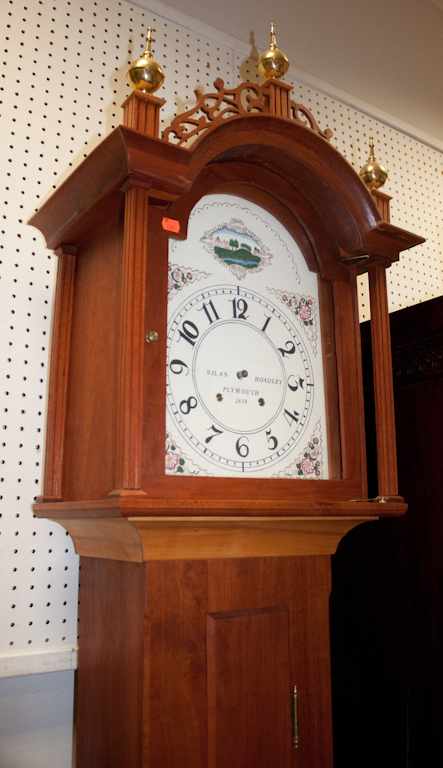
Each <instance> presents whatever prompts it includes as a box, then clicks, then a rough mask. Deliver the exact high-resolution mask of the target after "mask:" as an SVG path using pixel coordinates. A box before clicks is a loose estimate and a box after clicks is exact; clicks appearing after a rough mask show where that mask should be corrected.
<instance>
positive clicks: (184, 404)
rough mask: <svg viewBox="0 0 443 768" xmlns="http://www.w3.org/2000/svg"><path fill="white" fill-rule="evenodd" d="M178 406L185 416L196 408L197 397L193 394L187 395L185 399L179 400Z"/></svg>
mask: <svg viewBox="0 0 443 768" xmlns="http://www.w3.org/2000/svg"><path fill="white" fill-rule="evenodd" d="M179 408H180V411H181V413H182V414H183V415H184V416H187V415H188V413H190V412H191V411H192V410H193V409H194V408H197V399H196V398H195V397H193V396H191V397H188V399H187V400H182V401H181V403H180V405H179Z"/></svg>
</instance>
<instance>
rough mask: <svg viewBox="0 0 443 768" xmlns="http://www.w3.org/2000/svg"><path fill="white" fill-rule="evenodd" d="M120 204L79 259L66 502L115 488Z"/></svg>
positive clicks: (115, 204)
mask: <svg viewBox="0 0 443 768" xmlns="http://www.w3.org/2000/svg"><path fill="white" fill-rule="evenodd" d="M120 205H121V200H120V198H113V200H112V201H110V204H109V209H108V219H107V223H106V226H103V227H100V228H98V229H96V230H95V229H94V231H91V232H90V234H89V236H87V237H86V236H85V239H84V241H82V242H80V243H79V248H78V253H77V257H76V271H75V283H74V306H73V315H72V336H71V347H70V362H69V385H68V396H67V405H66V426H65V450H64V462H63V493H64V498H65V499H78V500H81V499H84V498H85V496H88V497H89V498H90V499H94V498H95V499H99V498H103V497H104V496H106V494H107V493H109V491H110V490H111V489H112V488H113V487H114V461H115V448H116V445H115V407H116V397H117V390H116V385H117V360H118V356H117V353H118V348H117V339H118V316H119V313H118V309H119V297H120V273H121V267H120V264H121V237H122V230H121V225H120V212H121V207H120ZM51 397H52V392H51V393H50V395H49V398H50V399H51Z"/></svg>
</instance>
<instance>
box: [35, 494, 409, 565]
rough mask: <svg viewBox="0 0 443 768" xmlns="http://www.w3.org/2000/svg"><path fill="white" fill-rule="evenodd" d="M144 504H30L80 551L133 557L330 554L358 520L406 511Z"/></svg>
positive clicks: (342, 505) (375, 505)
mask: <svg viewBox="0 0 443 768" xmlns="http://www.w3.org/2000/svg"><path fill="white" fill-rule="evenodd" d="M144 502H145V504H144V506H141V505H140V500H137V499H132V500H131V502H129V501H128V500H124V501H123V500H122V499H119V500H118V501H117V502H116V501H114V502H112V501H111V500H106V502H105V501H95V502H94V501H92V502H89V503H88V502H58V503H52V504H50V503H43V504H37V505H35V507H34V509H35V514H36V515H37V516H38V517H46V518H50V519H52V520H55V521H57V522H58V523H60V524H61V525H62V526H63V527H64V528H65V529H66V530H67V531H68V533H69V534H70V535H71V536H72V538H73V541H74V545H75V548H76V551H77V553H78V554H79V555H81V556H83V557H98V558H107V559H116V560H125V561H131V562H146V561H149V560H175V559H190V560H193V559H214V558H248V557H283V556H284V557H288V556H302V555H332V554H333V553H334V552H335V551H336V549H337V546H338V544H339V542H340V540H341V539H342V538H343V536H345V535H346V534H347V533H348V532H349V531H350V530H352V529H353V528H355V527H356V526H357V525H360V524H361V523H364V522H370V521H375V520H377V519H378V518H379V517H380V516H381V515H382V514H383V516H386V515H400V514H402V513H403V512H404V511H405V509H406V505H405V504H404V503H403V502H402V501H400V500H396V501H384V502H374V501H372V502H371V501H369V500H361V501H358V500H356V501H349V502H339V503H334V504H326V503H322V504H321V503H318V504H316V505H310V506H309V505H307V504H304V505H294V504H293V505H292V509H291V510H289V509H288V510H285V509H282V508H280V509H279V510H276V509H273V510H272V512H273V513H274V514H269V511H270V510H268V511H266V510H265V509H263V511H262V514H257V511H256V510H255V511H254V514H253V515H251V514H247V511H246V510H245V509H243V510H242V509H239V510H237V514H236V515H235V516H234V514H233V513H232V512H231V514H227V513H226V512H227V511H226V510H225V514H223V510H222V509H221V508H219V509H218V510H215V509H214V508H211V509H209V508H208V507H206V508H205V507H204V506H203V505H202V506H201V507H200V508H199V509H198V511H196V510H195V508H194V510H189V509H187V508H180V509H178V508H175V509H174V508H171V506H170V505H169V507H168V508H167V509H165V508H164V507H162V506H161V505H159V504H158V503H156V505H155V506H152V507H151V508H150V509H147V508H146V499H145V500H144ZM203 504H204V502H203ZM277 512H278V514H277ZM208 513H209V514H208Z"/></svg>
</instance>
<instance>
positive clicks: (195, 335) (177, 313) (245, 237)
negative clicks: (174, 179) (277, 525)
mask: <svg viewBox="0 0 443 768" xmlns="http://www.w3.org/2000/svg"><path fill="white" fill-rule="evenodd" d="M234 215H235V218H234ZM214 222H215V225H214V226H211V225H212V224H213V223H214ZM259 222H260V223H261V227H260V226H258V223H259ZM208 226H209V228H208ZM265 238H266V239H265ZM179 260H180V262H181V263H179ZM169 268H170V271H169V275H170V283H169V292H170V300H169V311H168V338H167V346H168V355H167V393H166V394H167V398H166V399H167V445H166V472H167V473H168V474H206V475H217V476H220V475H221V476H242V477H251V476H252V477H256V476H260V477H279V476H281V477H317V478H318V477H325V476H327V466H326V458H325V437H324V435H325V430H324V421H325V412H324V397H323V380H322V360H321V354H320V355H319V352H320V351H321V350H320V348H321V342H320V336H319V317H318V302H317V297H316V295H315V289H316V276H315V275H313V274H312V273H310V272H308V270H307V268H306V265H305V262H304V259H303V256H302V254H301V253H300V251H299V249H298V247H297V245H296V243H295V242H294V241H293V239H292V238H291V237H290V236H289V234H288V233H287V232H286V230H284V228H283V227H282V225H281V224H280V223H279V222H278V221H276V220H275V219H274V218H273V217H272V216H271V215H270V214H269V213H268V212H266V211H264V210H263V209H261V208H259V207H258V206H256V205H254V204H252V203H249V202H248V201H245V200H243V199H241V198H236V197H233V196H228V195H210V196H207V197H206V198H203V199H202V200H201V201H200V203H199V204H198V206H196V208H195V209H194V211H193V214H192V216H191V219H190V225H189V235H188V239H187V240H186V241H175V242H173V243H172V247H171V249H170V264H169ZM305 273H306V274H305ZM301 275H303V277H304V279H305V282H306V284H307V285H306V287H307V288H309V291H308V292H304V291H303V287H304V286H303V285H302V277H301ZM284 286H286V287H284ZM288 288H290V289H291V290H288ZM292 289H294V290H292ZM313 289H314V290H313Z"/></svg>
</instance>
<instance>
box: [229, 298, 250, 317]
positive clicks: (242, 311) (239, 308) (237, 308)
mask: <svg viewBox="0 0 443 768" xmlns="http://www.w3.org/2000/svg"><path fill="white" fill-rule="evenodd" d="M247 311H248V302H247V301H246V300H245V299H238V298H235V299H232V314H233V317H234V318H235V319H236V320H247V319H248V316H247V314H246V312H247Z"/></svg>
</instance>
